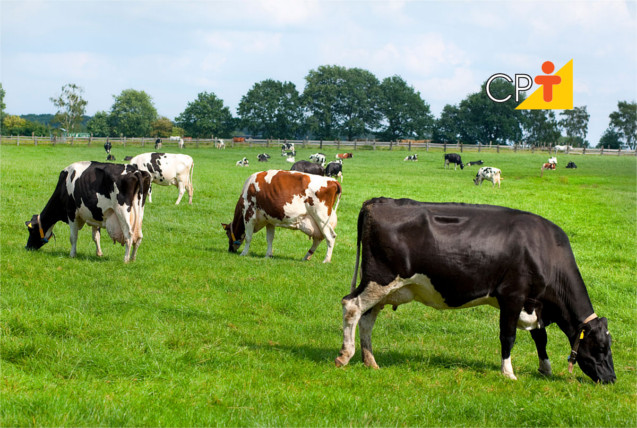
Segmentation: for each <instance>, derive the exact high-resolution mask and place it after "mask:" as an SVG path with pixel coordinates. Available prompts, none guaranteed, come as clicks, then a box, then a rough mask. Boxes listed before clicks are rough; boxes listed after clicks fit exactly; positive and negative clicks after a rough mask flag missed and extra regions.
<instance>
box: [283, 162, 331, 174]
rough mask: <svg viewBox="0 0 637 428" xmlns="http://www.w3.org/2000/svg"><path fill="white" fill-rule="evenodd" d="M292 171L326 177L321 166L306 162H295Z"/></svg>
mask: <svg viewBox="0 0 637 428" xmlns="http://www.w3.org/2000/svg"><path fill="white" fill-rule="evenodd" d="M290 171H299V172H305V173H307V174H314V175H325V170H324V169H323V167H322V166H321V165H319V164H317V163H314V162H310V161H306V160H300V161H298V162H294V165H292V168H290Z"/></svg>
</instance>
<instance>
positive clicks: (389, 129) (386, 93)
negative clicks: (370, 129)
mask: <svg viewBox="0 0 637 428" xmlns="http://www.w3.org/2000/svg"><path fill="white" fill-rule="evenodd" d="M378 111H379V113H380V114H381V115H382V120H381V126H380V131H379V132H378V133H377V135H378V137H379V138H380V139H382V140H385V141H390V140H393V141H395V140H398V139H400V138H424V137H425V136H427V135H429V134H430V133H431V130H432V127H433V123H434V118H433V115H432V114H431V111H430V108H429V104H427V103H426V102H425V101H424V100H423V99H422V98H421V97H420V93H419V92H417V91H416V90H414V88H413V87H411V86H409V85H407V82H405V81H404V80H403V79H402V78H401V77H400V76H392V77H387V78H386V79H384V80H383V81H382V83H381V84H380V96H379V101H378Z"/></svg>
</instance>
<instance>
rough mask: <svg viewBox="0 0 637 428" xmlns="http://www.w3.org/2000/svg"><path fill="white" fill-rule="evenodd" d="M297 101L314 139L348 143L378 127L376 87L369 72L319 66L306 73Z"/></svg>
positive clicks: (377, 87)
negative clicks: (337, 140) (346, 141)
mask: <svg viewBox="0 0 637 428" xmlns="http://www.w3.org/2000/svg"><path fill="white" fill-rule="evenodd" d="M305 80H306V86H305V89H304V91H303V95H302V97H301V101H302V104H303V106H304V107H305V109H306V110H307V112H308V114H309V117H308V121H307V122H308V125H309V128H310V131H311V132H312V133H313V134H314V135H315V137H316V138H320V139H336V138H340V137H344V138H347V139H348V140H352V139H354V138H355V137H358V136H364V135H367V134H371V133H372V132H373V131H374V130H376V129H377V128H378V126H379V124H380V113H379V112H378V100H379V96H380V88H379V86H380V84H379V82H378V79H377V78H376V77H375V76H374V75H373V74H372V73H370V72H369V71H367V70H363V69H360V68H351V69H348V68H345V67H341V66H337V65H333V66H327V65H322V66H320V67H319V68H318V69H317V70H310V72H309V73H308V75H307V76H306V77H305Z"/></svg>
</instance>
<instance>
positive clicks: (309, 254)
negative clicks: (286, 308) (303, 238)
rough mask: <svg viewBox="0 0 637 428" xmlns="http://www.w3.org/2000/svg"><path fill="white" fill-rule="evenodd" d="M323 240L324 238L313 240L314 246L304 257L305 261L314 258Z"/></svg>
mask: <svg viewBox="0 0 637 428" xmlns="http://www.w3.org/2000/svg"><path fill="white" fill-rule="evenodd" d="M322 240H323V239H322V238H312V246H311V247H310V249H309V250H307V254H306V255H305V257H303V260H310V259H311V258H312V256H313V255H314V252H315V251H316V249H317V248H318V246H319V244H320V243H321V241H322Z"/></svg>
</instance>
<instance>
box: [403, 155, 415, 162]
mask: <svg viewBox="0 0 637 428" xmlns="http://www.w3.org/2000/svg"><path fill="white" fill-rule="evenodd" d="M417 160H418V153H415V154H413V155H409V156H407V157H405V159H403V162H406V161H417Z"/></svg>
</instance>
